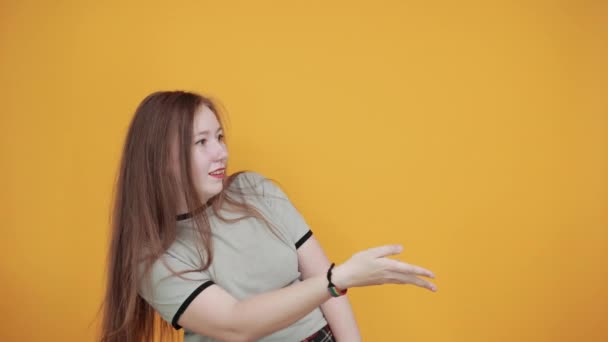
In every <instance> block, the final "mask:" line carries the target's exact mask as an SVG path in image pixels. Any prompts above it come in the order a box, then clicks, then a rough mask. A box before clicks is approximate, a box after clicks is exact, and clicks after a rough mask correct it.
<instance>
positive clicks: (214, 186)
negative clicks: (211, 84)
mask: <svg viewBox="0 0 608 342" xmlns="http://www.w3.org/2000/svg"><path fill="white" fill-rule="evenodd" d="M192 128H193V131H192V136H193V141H192V144H193V146H192V151H191V156H190V157H191V158H192V179H193V180H194V185H195V186H196V191H197V192H198V194H199V196H200V198H201V200H202V201H203V202H206V201H207V200H208V199H209V198H211V197H213V196H215V195H217V194H218V193H220V191H222V186H223V184H222V183H223V178H224V177H225V176H226V162H227V161H228V150H227V149H226V144H225V143H224V131H223V130H222V127H221V126H220V123H219V122H218V120H217V117H216V116H215V114H214V113H213V112H212V111H211V109H209V107H207V106H205V105H202V106H201V107H200V108H199V109H198V110H197V112H196V113H195V114H194V123H193V127H192Z"/></svg>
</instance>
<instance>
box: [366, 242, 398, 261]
mask: <svg viewBox="0 0 608 342" xmlns="http://www.w3.org/2000/svg"><path fill="white" fill-rule="evenodd" d="M402 251H403V246H401V245H385V246H380V247H374V248H370V249H368V250H367V251H366V252H367V253H368V254H369V255H371V256H372V257H374V258H381V257H384V256H388V255H395V254H399V253H401V252H402Z"/></svg>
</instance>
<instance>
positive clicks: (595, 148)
mask: <svg viewBox="0 0 608 342" xmlns="http://www.w3.org/2000/svg"><path fill="white" fill-rule="evenodd" d="M607 4H608V3H606V2H605V1H573V0H572V1H543V2H540V1H464V2H463V1H458V2H456V1H447V0H443V1H429V2H410V1H373V2H372V1H353V0H350V1H305V2H295V1H291V2H281V1H275V2H272V1H229V2H228V1H223V2H218V1H189V2H172V3H170V4H169V3H168V2H166V1H131V2H122V1H121V2H119V1H113V2H93V1H72V2H69V1H44V2H43V1H39V2H34V1H7V0H2V1H0V85H1V87H2V89H1V90H2V91H1V92H0V100H1V103H2V110H1V114H0V124H1V127H2V134H0V146H1V147H0V148H1V149H0V156H1V160H2V168H1V169H0V188H1V189H2V191H0V207H1V208H2V209H1V211H0V215H1V216H0V219H1V222H2V224H1V226H2V246H1V247H2V248H0V253H1V254H0V260H1V261H0V267H1V269H0V270H1V272H0V276H1V279H0V280H1V281H0V290H1V293H2V295H3V298H2V309H1V310H0V315H1V316H0V322H1V323H0V324H1V327H0V340H2V341H55V340H56V341H93V340H94V336H95V335H94V332H95V314H96V310H97V308H98V305H99V303H100V300H101V296H102V292H103V286H104V285H103V284H104V283H103V274H104V267H105V264H104V262H105V253H106V247H107V241H108V217H109V203H110V198H111V197H110V196H111V189H112V184H113V180H114V177H115V173H116V169H117V166H118V158H119V154H120V150H121V146H122V142H123V139H124V136H125V133H126V128H127V125H128V123H129V121H130V119H131V116H132V114H133V111H134V110H135V107H136V106H137V104H138V103H139V101H141V100H142V99H143V97H144V96H146V95H147V94H148V93H150V92H152V91H155V90H160V89H187V90H194V91H199V92H202V93H204V94H208V95H211V96H214V97H216V98H218V99H220V100H221V102H222V104H223V105H224V106H225V107H226V109H227V111H228V114H229V121H230V125H229V126H228V129H227V133H228V139H229V140H228V142H229V148H230V153H231V170H230V171H232V172H234V171H236V170H239V169H253V170H256V171H258V172H261V173H263V174H265V175H266V176H268V177H271V178H276V179H277V180H279V181H280V182H281V184H282V185H283V186H284V187H285V189H286V191H287V192H288V194H289V195H290V196H291V198H292V200H293V202H294V203H295V204H296V205H297V206H298V208H299V209H300V210H301V211H302V213H303V214H304V216H305V217H306V219H307V220H308V222H309V224H310V225H311V227H312V228H313V230H314V231H315V233H316V236H317V237H318V238H319V239H320V240H321V242H322V244H323V246H324V247H325V249H326V251H327V253H328V254H329V255H330V257H331V258H332V259H333V260H335V261H338V262H341V261H344V260H345V259H346V258H347V257H349V256H350V255H351V254H352V253H354V252H356V251H358V250H361V249H364V248H367V247H372V246H376V245H380V244H384V243H402V244H403V245H404V246H405V251H404V253H403V255H402V256H403V259H404V260H407V261H409V262H411V263H415V264H419V265H421V266H424V267H427V268H429V269H431V270H433V271H434V272H435V273H436V274H437V279H436V283H437V285H438V286H439V292H437V293H430V292H428V291H425V290H422V289H419V288H414V287H399V286H396V285H390V286H385V287H372V288H364V289H354V290H353V291H352V292H350V293H351V295H350V297H351V300H352V302H353V306H354V309H355V313H356V316H357V318H358V321H359V325H360V328H361V331H362V335H363V337H364V340H365V341H442V342H444V341H467V342H472V341H582V340H585V341H607V340H608V328H607V326H608V291H607V290H608V287H607V285H606V284H607V283H608V265H607V263H608V262H607V261H608V181H607V175H608V95H607V94H608V67H607V63H606V61H607V60H608V22H607V18H608V6H607Z"/></svg>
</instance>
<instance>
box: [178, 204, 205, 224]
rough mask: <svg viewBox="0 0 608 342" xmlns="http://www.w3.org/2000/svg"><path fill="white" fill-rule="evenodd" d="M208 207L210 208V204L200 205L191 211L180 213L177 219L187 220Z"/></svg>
mask: <svg viewBox="0 0 608 342" xmlns="http://www.w3.org/2000/svg"><path fill="white" fill-rule="evenodd" d="M207 208H209V206H206V205H203V206H202V207H199V208H198V209H195V210H194V211H193V212H191V213H183V214H178V215H177V216H175V219H176V220H177V221H183V220H187V219H189V218H191V217H192V216H194V215H197V214H200V213H201V212H202V211H204V210H205V209H207Z"/></svg>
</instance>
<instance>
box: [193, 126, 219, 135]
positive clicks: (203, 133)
mask: <svg viewBox="0 0 608 342" xmlns="http://www.w3.org/2000/svg"><path fill="white" fill-rule="evenodd" d="M221 130H222V127H220V128H218V129H217V131H215V133H217V132H219V131H221ZM206 134H209V130H206V131H201V132H198V133H196V134H195V135H194V136H197V135H206Z"/></svg>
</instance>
